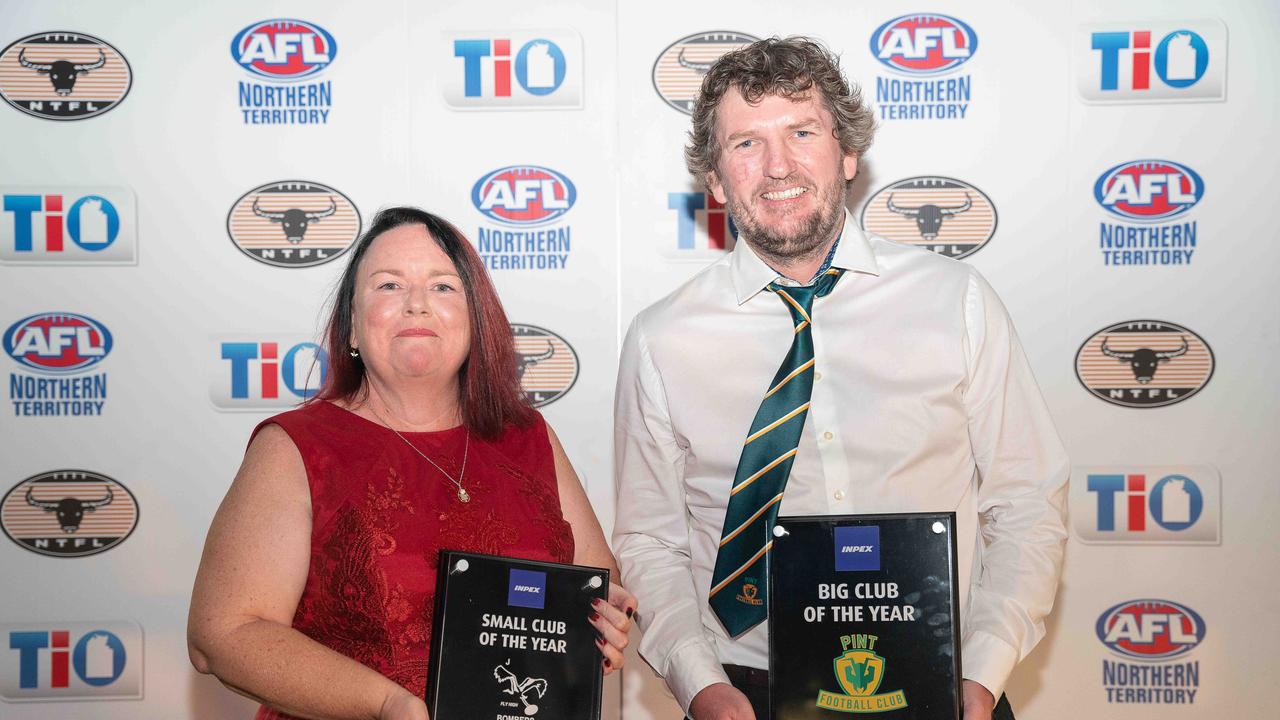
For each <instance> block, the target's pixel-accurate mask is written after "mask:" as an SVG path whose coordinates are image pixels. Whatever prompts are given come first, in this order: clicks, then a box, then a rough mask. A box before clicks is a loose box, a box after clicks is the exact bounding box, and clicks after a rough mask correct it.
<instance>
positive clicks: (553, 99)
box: [441, 30, 582, 110]
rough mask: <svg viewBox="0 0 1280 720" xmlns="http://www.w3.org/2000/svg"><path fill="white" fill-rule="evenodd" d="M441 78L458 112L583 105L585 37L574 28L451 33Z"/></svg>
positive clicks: (450, 104)
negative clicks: (449, 52)
mask: <svg viewBox="0 0 1280 720" xmlns="http://www.w3.org/2000/svg"><path fill="white" fill-rule="evenodd" d="M445 45H446V47H448V48H449V49H450V51H451V54H450V57H449V58H448V60H447V61H446V63H445V65H444V67H446V68H452V69H451V70H448V71H444V72H443V74H442V76H441V90H442V92H443V93H444V98H445V102H446V103H447V104H448V105H449V106H450V107H452V108H454V109H458V110H516V109H521V110H537V109H572V108H580V107H582V39H581V38H580V37H579V36H578V34H577V33H576V32H574V31H572V30H547V31H539V32H504V31H500V32H478V33H474V34H468V35H465V36H456V35H455V36H451V37H449V38H448V39H447V41H446V43H445Z"/></svg>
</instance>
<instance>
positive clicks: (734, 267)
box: [729, 209, 880, 305]
mask: <svg viewBox="0 0 1280 720" xmlns="http://www.w3.org/2000/svg"><path fill="white" fill-rule="evenodd" d="M831 267H834V268H840V269H841V270H846V271H850V272H860V273H867V274H869V275H879V274H880V267H879V266H878V265H877V264H876V258H875V254H874V253H872V251H871V244H870V243H868V242H867V237H866V235H865V234H864V233H863V232H862V229H861V228H859V227H858V224H857V223H856V222H854V220H853V215H852V214H850V212H849V210H848V209H846V210H845V211H844V229H843V230H841V231H840V237H839V239H838V240H837V241H836V247H835V254H834V256H833V257H832V258H831ZM729 268H730V274H731V276H732V277H733V290H734V293H735V294H736V295H737V298H738V304H739V305H741V304H743V303H745V302H746V301H748V300H750V299H751V298H752V297H755V295H756V293H758V292H760V291H761V290H764V289H765V288H766V287H768V285H769V283H771V282H773V281H774V280H777V279H778V278H780V277H781V276H780V275H778V271H776V270H774V269H773V268H771V267H769V264H768V263H766V262H765V261H764V260H761V259H760V256H759V255H756V253H755V251H754V250H752V249H751V246H750V245H748V244H747V242H746V241H744V240H742V239H741V238H739V239H738V242H736V243H734V246H733V255H732V257H731V258H730V259H729Z"/></svg>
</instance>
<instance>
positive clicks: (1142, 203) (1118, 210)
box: [1093, 160, 1204, 222]
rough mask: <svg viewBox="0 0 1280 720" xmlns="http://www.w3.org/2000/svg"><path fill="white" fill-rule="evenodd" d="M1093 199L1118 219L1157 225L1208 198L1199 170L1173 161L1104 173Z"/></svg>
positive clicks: (1132, 163) (1134, 162)
mask: <svg viewBox="0 0 1280 720" xmlns="http://www.w3.org/2000/svg"><path fill="white" fill-rule="evenodd" d="M1093 197H1094V199H1095V200H1097V201H1098V204H1099V205H1100V206H1102V208H1103V209H1104V210H1106V211H1107V212H1109V213H1111V214H1112V215H1115V216H1117V217H1121V218H1124V219H1126V220H1135V221H1138V222H1157V221H1161V220H1168V219H1170V218H1175V217H1178V216H1179V215H1182V214H1184V213H1186V212H1187V211H1189V210H1190V209H1191V208H1193V207H1195V206H1196V205H1197V204H1198V203H1199V202H1200V199H1201V198H1203V197H1204V181H1203V180H1201V179H1200V175H1199V174H1197V173H1196V171H1195V170H1192V169H1191V168H1189V167H1187V166H1186V165H1182V164H1180V163H1176V162H1173V161H1170V160H1131V161H1129V162H1125V163H1121V164H1119V165H1116V166H1115V167H1112V168H1109V169H1108V170H1107V171H1106V172H1104V173H1102V175H1100V176H1099V177H1098V180H1097V182H1095V183H1094V185H1093Z"/></svg>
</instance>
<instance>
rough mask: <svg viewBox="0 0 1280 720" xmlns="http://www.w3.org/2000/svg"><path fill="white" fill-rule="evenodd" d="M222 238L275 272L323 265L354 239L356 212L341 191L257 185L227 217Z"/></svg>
mask: <svg viewBox="0 0 1280 720" xmlns="http://www.w3.org/2000/svg"><path fill="white" fill-rule="evenodd" d="M227 235H228V236H230V237H231V242H232V243H234V244H235V246H236V247H237V248H238V249H239V250H240V252H242V253H244V254H245V255H248V256H249V257H251V258H253V259H254V260H257V261H258V262H261V263H265V264H267V265H274V266H275V267H287V268H300V267H313V266H315V265H323V264H324V263H327V262H329V261H331V260H334V259H336V258H337V257H338V256H339V255H341V254H343V253H344V252H346V251H347V250H348V249H349V248H350V247H351V244H352V243H354V242H355V241H356V238H358V237H359V236H360V211H359V210H357V209H356V205H355V203H353V202H351V199H350V198H348V197H347V196H346V195H344V194H342V192H341V191H339V190H337V189H335V188H332V187H330V186H328V185H324V184H321V183H318V182H310V181H306V180H281V181H278V182H271V183H267V184H266V185H259V186H258V187H256V188H254V189H252V190H250V191H249V192H247V193H245V194H244V195H241V196H240V199H239V200H236V202H235V204H234V205H232V206H231V210H230V211H229V212H228V213H227Z"/></svg>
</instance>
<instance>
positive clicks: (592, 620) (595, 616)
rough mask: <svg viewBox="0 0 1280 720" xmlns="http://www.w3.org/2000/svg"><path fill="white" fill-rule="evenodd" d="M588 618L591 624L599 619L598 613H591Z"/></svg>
mask: <svg viewBox="0 0 1280 720" xmlns="http://www.w3.org/2000/svg"><path fill="white" fill-rule="evenodd" d="M588 617H589V618H590V619H591V622H595V621H597V620H599V619H600V613H598V612H595V611H592V612H591V615H589V616H588Z"/></svg>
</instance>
